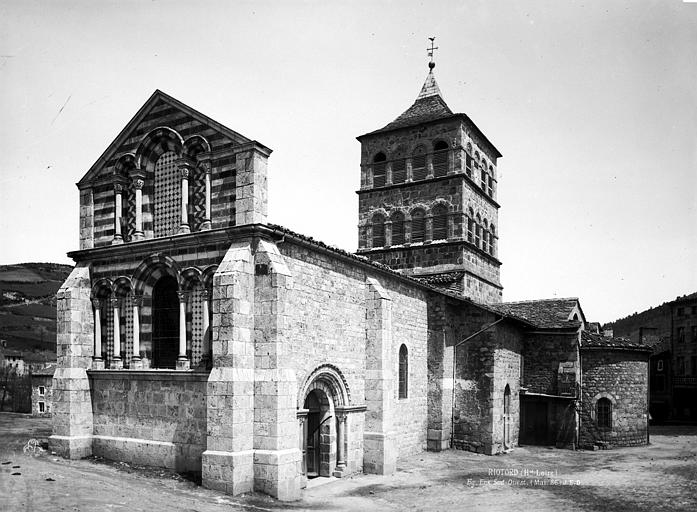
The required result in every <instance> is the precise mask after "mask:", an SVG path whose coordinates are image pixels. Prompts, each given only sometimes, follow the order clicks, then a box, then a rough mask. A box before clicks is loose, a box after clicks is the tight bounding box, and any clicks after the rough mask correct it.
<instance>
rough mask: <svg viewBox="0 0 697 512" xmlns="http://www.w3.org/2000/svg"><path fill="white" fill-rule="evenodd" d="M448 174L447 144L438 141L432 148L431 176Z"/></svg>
mask: <svg viewBox="0 0 697 512" xmlns="http://www.w3.org/2000/svg"><path fill="white" fill-rule="evenodd" d="M446 174H448V144H447V143H446V142H444V141H442V140H439V141H438V142H436V143H435V145H434V146H433V175H434V176H445V175H446Z"/></svg>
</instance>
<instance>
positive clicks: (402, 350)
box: [399, 345, 409, 398]
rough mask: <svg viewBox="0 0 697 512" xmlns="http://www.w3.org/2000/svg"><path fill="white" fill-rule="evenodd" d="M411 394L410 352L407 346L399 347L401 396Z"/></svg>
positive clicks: (405, 396)
mask: <svg viewBox="0 0 697 512" xmlns="http://www.w3.org/2000/svg"><path fill="white" fill-rule="evenodd" d="M408 395H409V353H408V351H407V346H406V345H402V346H401V347H399V398H407V396H408Z"/></svg>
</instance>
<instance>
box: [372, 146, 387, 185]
mask: <svg viewBox="0 0 697 512" xmlns="http://www.w3.org/2000/svg"><path fill="white" fill-rule="evenodd" d="M386 160H387V157H386V156H385V153H382V152H380V153H378V154H377V155H375V158H373V187H384V186H385V179H386V172H387V163H386Z"/></svg>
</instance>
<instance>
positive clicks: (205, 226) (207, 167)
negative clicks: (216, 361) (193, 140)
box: [199, 162, 211, 231]
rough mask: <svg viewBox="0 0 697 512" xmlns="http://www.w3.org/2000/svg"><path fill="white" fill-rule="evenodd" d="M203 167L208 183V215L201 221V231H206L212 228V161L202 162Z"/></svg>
mask: <svg viewBox="0 0 697 512" xmlns="http://www.w3.org/2000/svg"><path fill="white" fill-rule="evenodd" d="M201 168H202V169H203V172H204V180H205V183H206V216H205V218H204V219H203V222H202V223H201V227H200V228H199V231H204V230H209V229H211V163H210V162H201Z"/></svg>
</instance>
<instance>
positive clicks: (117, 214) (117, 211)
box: [111, 183, 123, 245]
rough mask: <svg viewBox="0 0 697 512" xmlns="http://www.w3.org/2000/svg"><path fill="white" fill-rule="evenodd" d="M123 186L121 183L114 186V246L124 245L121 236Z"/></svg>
mask: <svg viewBox="0 0 697 512" xmlns="http://www.w3.org/2000/svg"><path fill="white" fill-rule="evenodd" d="M122 193H123V185H122V184H121V183H116V184H114V239H113V240H112V241H111V243H112V244H114V245H116V244H122V243H123V235H122V234H121V214H122V213H123V199H122V197H121V195H122Z"/></svg>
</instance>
